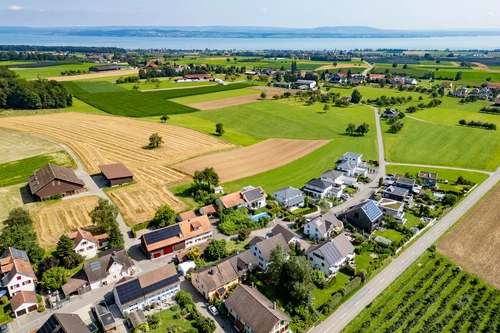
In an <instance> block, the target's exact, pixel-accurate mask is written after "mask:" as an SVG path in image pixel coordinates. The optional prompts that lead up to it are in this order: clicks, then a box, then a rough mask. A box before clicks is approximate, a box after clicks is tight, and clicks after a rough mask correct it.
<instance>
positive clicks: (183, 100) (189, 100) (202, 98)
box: [171, 88, 261, 105]
mask: <svg viewBox="0 0 500 333" xmlns="http://www.w3.org/2000/svg"><path fill="white" fill-rule="evenodd" d="M193 89H194V88H193ZM260 93H261V92H260V91H259V90H255V89H249V88H245V89H236V90H227V91H221V92H214V93H210V94H202V95H194V96H187V97H180V98H174V99H171V101H172V102H175V103H179V104H184V105H187V104H193V103H200V102H208V101H216V100H219V99H224V98H231V97H238V96H246V95H259V94H260Z"/></svg>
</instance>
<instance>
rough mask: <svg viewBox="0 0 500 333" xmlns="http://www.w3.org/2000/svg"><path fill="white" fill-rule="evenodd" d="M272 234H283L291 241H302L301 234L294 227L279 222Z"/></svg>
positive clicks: (288, 241)
mask: <svg viewBox="0 0 500 333" xmlns="http://www.w3.org/2000/svg"><path fill="white" fill-rule="evenodd" d="M271 234H272V235H273V236H275V235H278V234H281V235H282V236H283V238H284V239H285V241H286V242H287V243H288V244H290V243H297V244H298V243H300V236H299V235H298V234H297V233H296V232H295V231H293V230H292V229H290V228H288V227H286V226H284V225H283V224H277V225H276V226H275V227H274V228H273V229H272V230H271Z"/></svg>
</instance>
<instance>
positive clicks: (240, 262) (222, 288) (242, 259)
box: [191, 250, 258, 300]
mask: <svg viewBox="0 0 500 333" xmlns="http://www.w3.org/2000/svg"><path fill="white" fill-rule="evenodd" d="M257 267H258V261H257V258H255V256H254V255H253V254H252V252H251V251H250V250H245V251H243V252H241V253H235V254H233V255H232V256H229V257H227V258H225V259H223V260H221V261H219V262H218V263H216V264H214V265H211V266H206V267H203V268H200V269H198V270H196V271H194V272H192V273H191V283H192V284H193V286H194V287H195V288H196V290H198V292H199V293H200V294H202V295H203V297H205V298H206V299H207V300H210V299H212V298H213V297H214V296H216V297H219V298H222V297H224V296H225V295H226V293H227V291H228V290H230V288H231V287H232V286H234V285H235V284H237V283H240V282H243V281H245V280H246V278H247V277H248V275H249V274H250V273H251V272H253V270H254V269H256V268H257Z"/></svg>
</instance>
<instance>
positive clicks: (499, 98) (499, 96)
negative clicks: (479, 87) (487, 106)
mask: <svg viewBox="0 0 500 333" xmlns="http://www.w3.org/2000/svg"><path fill="white" fill-rule="evenodd" d="M495 105H500V95H498V96H497V98H496V99H495Z"/></svg>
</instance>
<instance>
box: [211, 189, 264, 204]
mask: <svg viewBox="0 0 500 333" xmlns="http://www.w3.org/2000/svg"><path fill="white" fill-rule="evenodd" d="M266 197H267V195H266V193H265V192H264V190H263V189H262V187H260V186H259V187H257V188H255V187H253V186H247V187H245V188H243V191H242V192H235V193H231V194H227V195H224V196H222V197H220V198H218V199H216V200H215V203H216V205H217V206H218V205H219V204H221V205H222V207H224V208H226V209H228V208H239V207H245V208H248V209H251V210H254V209H259V208H262V207H264V206H265V205H266Z"/></svg>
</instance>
